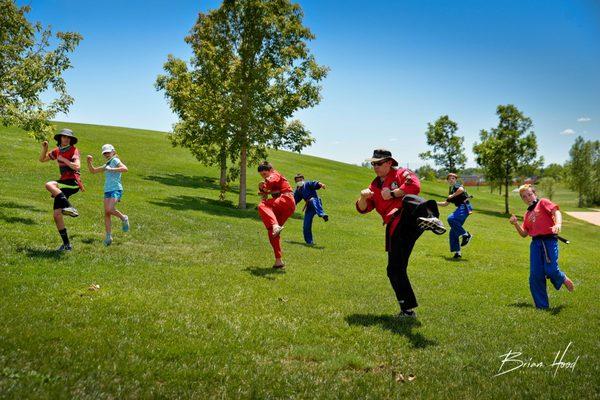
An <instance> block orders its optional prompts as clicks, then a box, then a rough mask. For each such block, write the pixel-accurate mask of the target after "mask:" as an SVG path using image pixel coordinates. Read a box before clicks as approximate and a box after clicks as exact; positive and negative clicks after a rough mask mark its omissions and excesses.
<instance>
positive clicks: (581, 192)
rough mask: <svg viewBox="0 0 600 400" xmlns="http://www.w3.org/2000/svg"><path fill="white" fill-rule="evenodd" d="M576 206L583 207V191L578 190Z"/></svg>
mask: <svg viewBox="0 0 600 400" xmlns="http://www.w3.org/2000/svg"><path fill="white" fill-rule="evenodd" d="M577 207H579V208H581V207H583V191H582V190H581V189H580V190H579V201H578V202H577Z"/></svg>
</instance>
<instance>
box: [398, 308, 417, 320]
mask: <svg viewBox="0 0 600 400" xmlns="http://www.w3.org/2000/svg"><path fill="white" fill-rule="evenodd" d="M398 318H417V313H416V311H414V310H402V311H400V314H398Z"/></svg>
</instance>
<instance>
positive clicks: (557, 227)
mask: <svg viewBox="0 0 600 400" xmlns="http://www.w3.org/2000/svg"><path fill="white" fill-rule="evenodd" d="M552 218H554V226H553V227H552V233H555V234H558V233H560V231H561V229H562V214H561V213H560V210H559V209H558V208H555V209H554V210H553V211H552Z"/></svg>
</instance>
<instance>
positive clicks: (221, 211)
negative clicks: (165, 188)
mask: <svg viewBox="0 0 600 400" xmlns="http://www.w3.org/2000/svg"><path fill="white" fill-rule="evenodd" d="M149 203H150V204H154V205H157V206H161V207H169V208H172V209H174V210H198V211H204V212H206V213H208V214H213V215H225V216H228V217H236V218H252V219H255V220H258V221H260V217H259V216H258V213H257V212H256V210H254V206H255V204H251V203H248V204H247V206H248V208H247V209H245V210H240V209H239V208H236V207H235V206H234V205H233V203H232V202H231V201H229V200H225V201H220V200H215V199H209V198H206V197H194V196H183V195H182V196H172V197H167V198H164V199H162V200H159V201H149Z"/></svg>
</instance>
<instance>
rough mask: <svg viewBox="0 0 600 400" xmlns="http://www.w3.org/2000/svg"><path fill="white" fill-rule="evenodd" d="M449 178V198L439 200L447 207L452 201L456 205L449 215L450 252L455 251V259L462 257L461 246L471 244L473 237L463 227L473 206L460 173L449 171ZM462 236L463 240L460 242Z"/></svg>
mask: <svg viewBox="0 0 600 400" xmlns="http://www.w3.org/2000/svg"><path fill="white" fill-rule="evenodd" d="M447 180H448V184H449V185H450V189H449V191H448V198H447V199H446V201H442V202H438V205H439V206H443V207H445V206H447V205H448V204H449V203H452V204H454V205H455V206H456V210H454V212H453V213H451V214H450V215H449V216H448V223H449V224H450V252H452V253H454V258H455V259H458V258H461V257H462V254H461V252H460V250H461V247H464V246H466V245H467V244H469V242H470V241H471V238H472V237H473V235H471V234H470V233H469V232H467V231H466V230H465V228H463V225H464V223H465V222H466V221H467V218H468V217H469V215H470V214H471V213H472V212H473V207H472V206H471V203H470V202H469V195H468V194H467V191H466V190H465V188H464V186H463V185H462V183H460V182H458V175H456V174H455V173H449V174H448V177H447ZM461 237H462V240H461V241H460V242H459V239H460V238H461Z"/></svg>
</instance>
